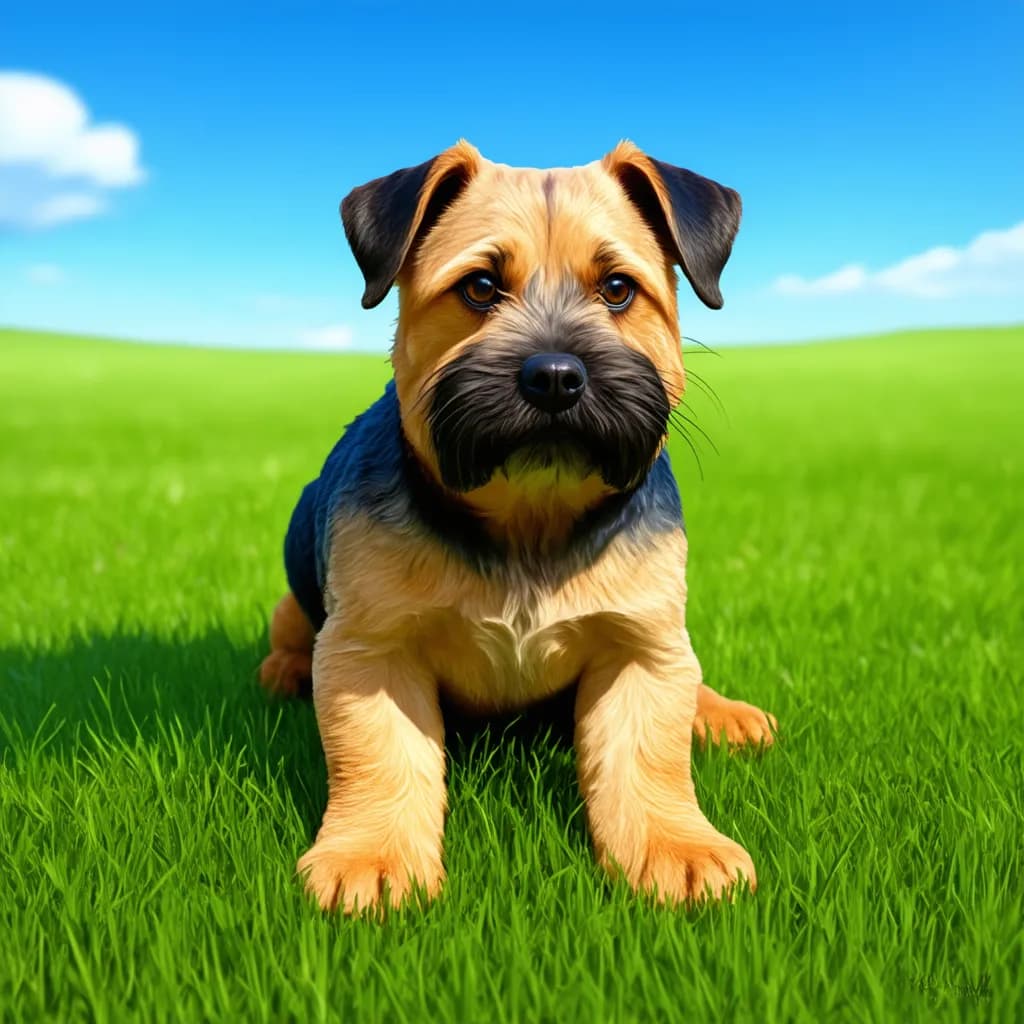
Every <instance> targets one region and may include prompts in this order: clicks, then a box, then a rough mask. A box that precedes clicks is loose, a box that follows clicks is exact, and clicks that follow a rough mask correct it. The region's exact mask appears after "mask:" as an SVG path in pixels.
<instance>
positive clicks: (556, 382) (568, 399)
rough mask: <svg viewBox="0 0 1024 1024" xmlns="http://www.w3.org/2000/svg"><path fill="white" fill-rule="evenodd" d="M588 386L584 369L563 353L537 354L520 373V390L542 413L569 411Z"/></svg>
mask: <svg viewBox="0 0 1024 1024" xmlns="http://www.w3.org/2000/svg"><path fill="white" fill-rule="evenodd" d="M586 387H587V368H586V367H585V366H584V365H583V363H582V361H581V360H580V359H578V358H577V357H576V356H573V355H569V354H568V353H566V352H538V353H537V354H536V355H533V356H530V357H529V359H527V360H526V361H525V362H524V363H523V365H522V368H521V369H520V371H519V391H520V393H521V394H522V396H523V398H525V399H526V400H527V401H528V402H529V403H530V404H531V405H533V406H535V407H536V408H538V409H541V410H543V411H544V412H550V413H556V412H564V411H565V410H566V409H571V408H572V407H573V406H574V405H575V404H576V403H577V402H578V401H579V399H580V396H581V395H582V394H583V392H584V391H585V390H586Z"/></svg>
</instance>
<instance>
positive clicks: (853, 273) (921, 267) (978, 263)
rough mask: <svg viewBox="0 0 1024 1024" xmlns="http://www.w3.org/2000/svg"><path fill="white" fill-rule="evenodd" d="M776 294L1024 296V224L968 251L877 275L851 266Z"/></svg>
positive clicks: (939, 250)
mask: <svg viewBox="0 0 1024 1024" xmlns="http://www.w3.org/2000/svg"><path fill="white" fill-rule="evenodd" d="M772 290H773V291H775V292H777V293H778V294H780V295H800V296H811V295H839V294H852V293H856V292H866V291H881V292H889V293H891V294H894V295H905V296H911V297H913V298H920V299H944V298H950V297H953V296H964V295H1024V221H1022V222H1021V223H1020V224H1016V225H1014V226H1013V227H1010V228H1006V229H1003V230H995V231H985V232H982V233H981V234H980V235H978V236H977V237H976V238H974V239H973V240H972V241H971V242H970V243H969V244H968V245H966V246H964V247H963V248H962V249H957V248H954V247H953V246H948V245H943V246H936V247H935V248H932V249H928V250H926V251H925V252H922V253H918V254H917V255H915V256H908V257H907V258H906V259H904V260H901V261H900V262H899V263H894V264H892V266H889V267H884V268H883V269H881V270H877V271H874V272H872V271H869V270H867V269H866V268H865V267H863V266H860V265H859V264H850V265H849V266H846V267H843V268H841V269H840V270H836V271H834V272H833V273H831V274H826V275H825V276H824V277H816V278H804V277H800V276H799V275H797V274H784V275H783V276H782V277H779V278H776V279H775V281H774V282H773V283H772Z"/></svg>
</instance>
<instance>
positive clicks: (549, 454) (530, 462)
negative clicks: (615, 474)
mask: <svg viewBox="0 0 1024 1024" xmlns="http://www.w3.org/2000/svg"><path fill="white" fill-rule="evenodd" d="M594 448H595V445H594V441H593V439H592V438H587V437H584V436H582V435H581V434H580V433H578V432H577V431H574V430H570V429H568V428H566V427H565V426H564V425H563V424H560V423H558V422H553V423H550V424H544V425H543V426H541V427H538V428H537V429H536V430H534V431H531V432H530V433H529V434H528V435H526V436H525V437H523V438H522V440H521V441H520V443H519V444H518V445H517V446H516V447H515V448H513V449H512V451H511V452H510V454H509V457H508V458H507V459H506V460H505V461H504V462H503V463H502V465H501V466H500V467H499V469H500V472H501V473H502V474H503V475H504V476H506V477H513V476H516V475H519V474H521V473H535V472H553V473H555V474H561V473H564V474H566V475H568V476H575V477H585V476H588V475H589V474H590V473H594V472H598V471H599V469H600V458H599V457H598V455H597V454H596V453H595V450H594Z"/></svg>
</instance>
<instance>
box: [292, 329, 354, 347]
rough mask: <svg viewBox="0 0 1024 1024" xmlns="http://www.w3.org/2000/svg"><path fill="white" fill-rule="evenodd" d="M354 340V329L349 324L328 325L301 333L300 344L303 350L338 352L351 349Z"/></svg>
mask: <svg viewBox="0 0 1024 1024" xmlns="http://www.w3.org/2000/svg"><path fill="white" fill-rule="evenodd" d="M352 340H353V333H352V328H351V327H349V326H348V325H347V324H328V325H326V326H324V327H315V328H313V329H312V330H308V331H301V332H300V333H299V344H300V345H301V346H302V347H303V348H312V349H321V350H323V351H338V350H341V349H346V348H351V347H352Z"/></svg>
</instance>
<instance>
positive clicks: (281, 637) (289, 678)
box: [260, 591, 316, 697]
mask: <svg viewBox="0 0 1024 1024" xmlns="http://www.w3.org/2000/svg"><path fill="white" fill-rule="evenodd" d="M315 636H316V634H315V633H314V632H313V626H312V625H311V624H310V621H309V619H308V618H306V613H305V612H304V611H303V610H302V609H301V608H300V607H299V602H298V601H296V600H295V595H294V594H293V593H291V591H289V592H288V593H287V594H285V595H284V597H282V598H281V600H280V601H278V602H277V607H276V608H275V609H274V614H273V616H272V617H271V619H270V653H269V654H268V655H267V656H266V657H265V658H264V659H263V664H262V665H261V666H260V682H261V683H262V684H263V687H264V689H266V690H267V691H268V692H269V693H272V694H274V695H275V696H278V697H298V696H306V697H308V696H309V695H310V689H311V681H312V678H313V640H314V639H315Z"/></svg>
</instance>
